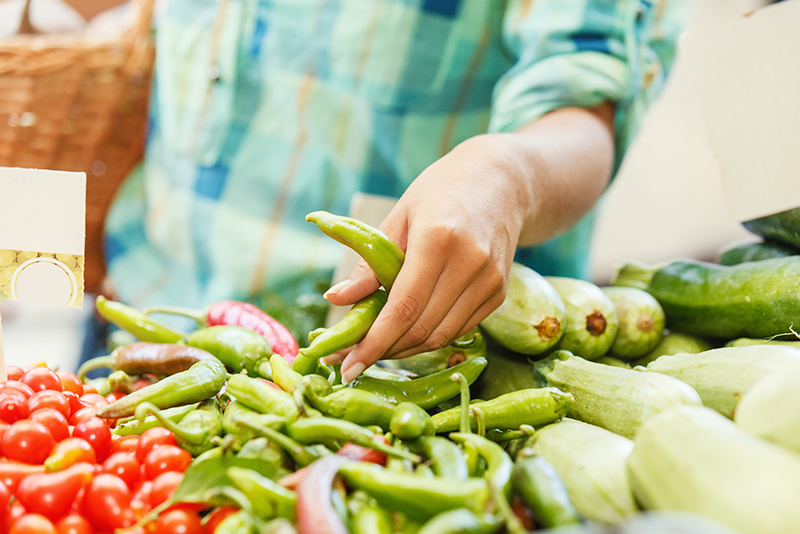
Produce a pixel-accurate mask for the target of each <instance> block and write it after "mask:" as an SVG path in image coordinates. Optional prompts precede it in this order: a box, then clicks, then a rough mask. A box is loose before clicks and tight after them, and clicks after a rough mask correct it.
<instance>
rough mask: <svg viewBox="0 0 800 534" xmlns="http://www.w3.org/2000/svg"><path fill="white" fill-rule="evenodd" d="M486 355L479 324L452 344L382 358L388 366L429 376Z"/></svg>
mask: <svg viewBox="0 0 800 534" xmlns="http://www.w3.org/2000/svg"><path fill="white" fill-rule="evenodd" d="M485 356H486V339H485V338H484V337H483V334H481V331H480V328H478V327H477V326H476V327H475V328H473V329H472V330H470V331H469V332H467V333H466V334H464V335H463V336H461V337H460V338H458V339H457V340H456V341H455V342H454V343H453V344H452V345H448V346H447V347H442V348H441V349H437V350H433V351H430V352H422V353H420V354H415V355H414V356H409V357H408V358H401V359H398V360H382V361H383V363H384V364H385V365H386V366H387V367H391V368H393V369H403V370H406V371H411V372H412V373H415V374H417V375H419V376H427V375H429V374H432V373H436V372H438V371H444V370H445V369H449V368H450V367H453V366H454V365H458V364H459V363H461V362H464V361H467V360H471V359H472V358H478V357H485Z"/></svg>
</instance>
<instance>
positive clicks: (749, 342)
mask: <svg viewBox="0 0 800 534" xmlns="http://www.w3.org/2000/svg"><path fill="white" fill-rule="evenodd" d="M753 345H775V346H776V347H794V348H796V349H800V341H776V340H769V341H768V340H766V339H752V338H749V337H740V338H739V339H733V340H731V341H728V342H727V343H726V344H725V346H726V347H752V346H753Z"/></svg>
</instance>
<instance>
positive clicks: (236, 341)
mask: <svg viewBox="0 0 800 534" xmlns="http://www.w3.org/2000/svg"><path fill="white" fill-rule="evenodd" d="M183 342H184V343H185V344H186V345H189V346H190V347H197V348H198V349H202V350H204V351H206V352H208V353H210V354H213V355H214V356H215V357H216V358H217V359H218V360H219V361H221V362H222V363H224V364H225V367H227V368H228V369H230V370H231V371H232V372H234V373H239V372H241V370H242V369H244V364H245V359H246V358H251V359H253V360H255V361H263V360H264V359H267V361H269V357H270V356H271V355H272V349H271V348H270V346H269V342H268V341H267V340H266V339H265V338H264V336H262V335H260V334H256V333H255V332H253V331H251V330H248V329H246V328H242V327H240V326H225V325H218V326H209V327H207V328H201V329H199V330H195V331H194V332H192V333H191V334H189V335H188V336H186V337H185V338H184V340H183ZM265 378H269V377H265Z"/></svg>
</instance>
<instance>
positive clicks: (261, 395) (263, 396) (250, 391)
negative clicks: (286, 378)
mask: <svg viewBox="0 0 800 534" xmlns="http://www.w3.org/2000/svg"><path fill="white" fill-rule="evenodd" d="M278 358H280V356H278ZM227 392H228V393H229V394H230V395H231V396H232V397H233V398H235V399H236V400H238V401H239V402H241V403H242V404H243V405H245V406H246V407H248V408H250V409H251V410H255V411H257V412H259V413H263V414H273V415H279V416H281V417H285V418H286V419H289V420H293V419H297V417H298V415H299V413H298V410H297V406H296V405H295V403H294V399H293V398H292V396H291V395H289V394H288V393H286V392H285V391H280V390H278V389H275V388H274V387H272V386H270V385H269V384H267V383H265V382H262V381H261V380H258V379H257V378H248V377H246V376H244V375H233V376H232V377H230V379H229V380H228V389H227Z"/></svg>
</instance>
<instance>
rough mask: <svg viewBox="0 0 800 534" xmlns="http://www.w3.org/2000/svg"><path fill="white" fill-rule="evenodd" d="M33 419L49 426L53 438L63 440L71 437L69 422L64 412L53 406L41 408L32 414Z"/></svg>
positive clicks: (31, 418)
mask: <svg viewBox="0 0 800 534" xmlns="http://www.w3.org/2000/svg"><path fill="white" fill-rule="evenodd" d="M30 420H31V421H36V422H37V423H41V424H43V425H44V426H46V427H47V430H49V431H50V434H51V435H52V436H53V439H54V440H56V441H61V440H62V439H66V438H68V437H69V434H70V432H69V423H68V422H67V418H66V417H64V414H62V413H61V412H59V411H58V410H55V409H53V408H40V409H38V410H36V411H35V412H33V413H32V414H31V415H30Z"/></svg>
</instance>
